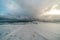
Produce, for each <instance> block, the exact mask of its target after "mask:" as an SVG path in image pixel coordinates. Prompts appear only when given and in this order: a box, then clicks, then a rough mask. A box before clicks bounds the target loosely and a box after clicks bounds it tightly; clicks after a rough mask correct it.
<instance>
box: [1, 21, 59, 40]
mask: <svg viewBox="0 0 60 40" xmlns="http://www.w3.org/2000/svg"><path fill="white" fill-rule="evenodd" d="M59 31H60V24H59V23H44V22H37V23H30V22H29V23H14V24H4V25H0V40H60V36H59V35H60V32H59Z"/></svg>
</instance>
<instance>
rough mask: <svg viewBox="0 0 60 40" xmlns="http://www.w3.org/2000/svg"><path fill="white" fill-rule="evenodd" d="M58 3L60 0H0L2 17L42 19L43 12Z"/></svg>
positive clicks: (0, 14)
mask: <svg viewBox="0 0 60 40" xmlns="http://www.w3.org/2000/svg"><path fill="white" fill-rule="evenodd" d="M58 3H59V0H0V17H3V18H12V19H24V18H32V17H33V18H37V19H40V18H41V17H40V15H41V14H42V13H44V12H45V11H47V10H50V9H51V8H52V6H53V5H56V4H58ZM44 19H45V17H44Z"/></svg>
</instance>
